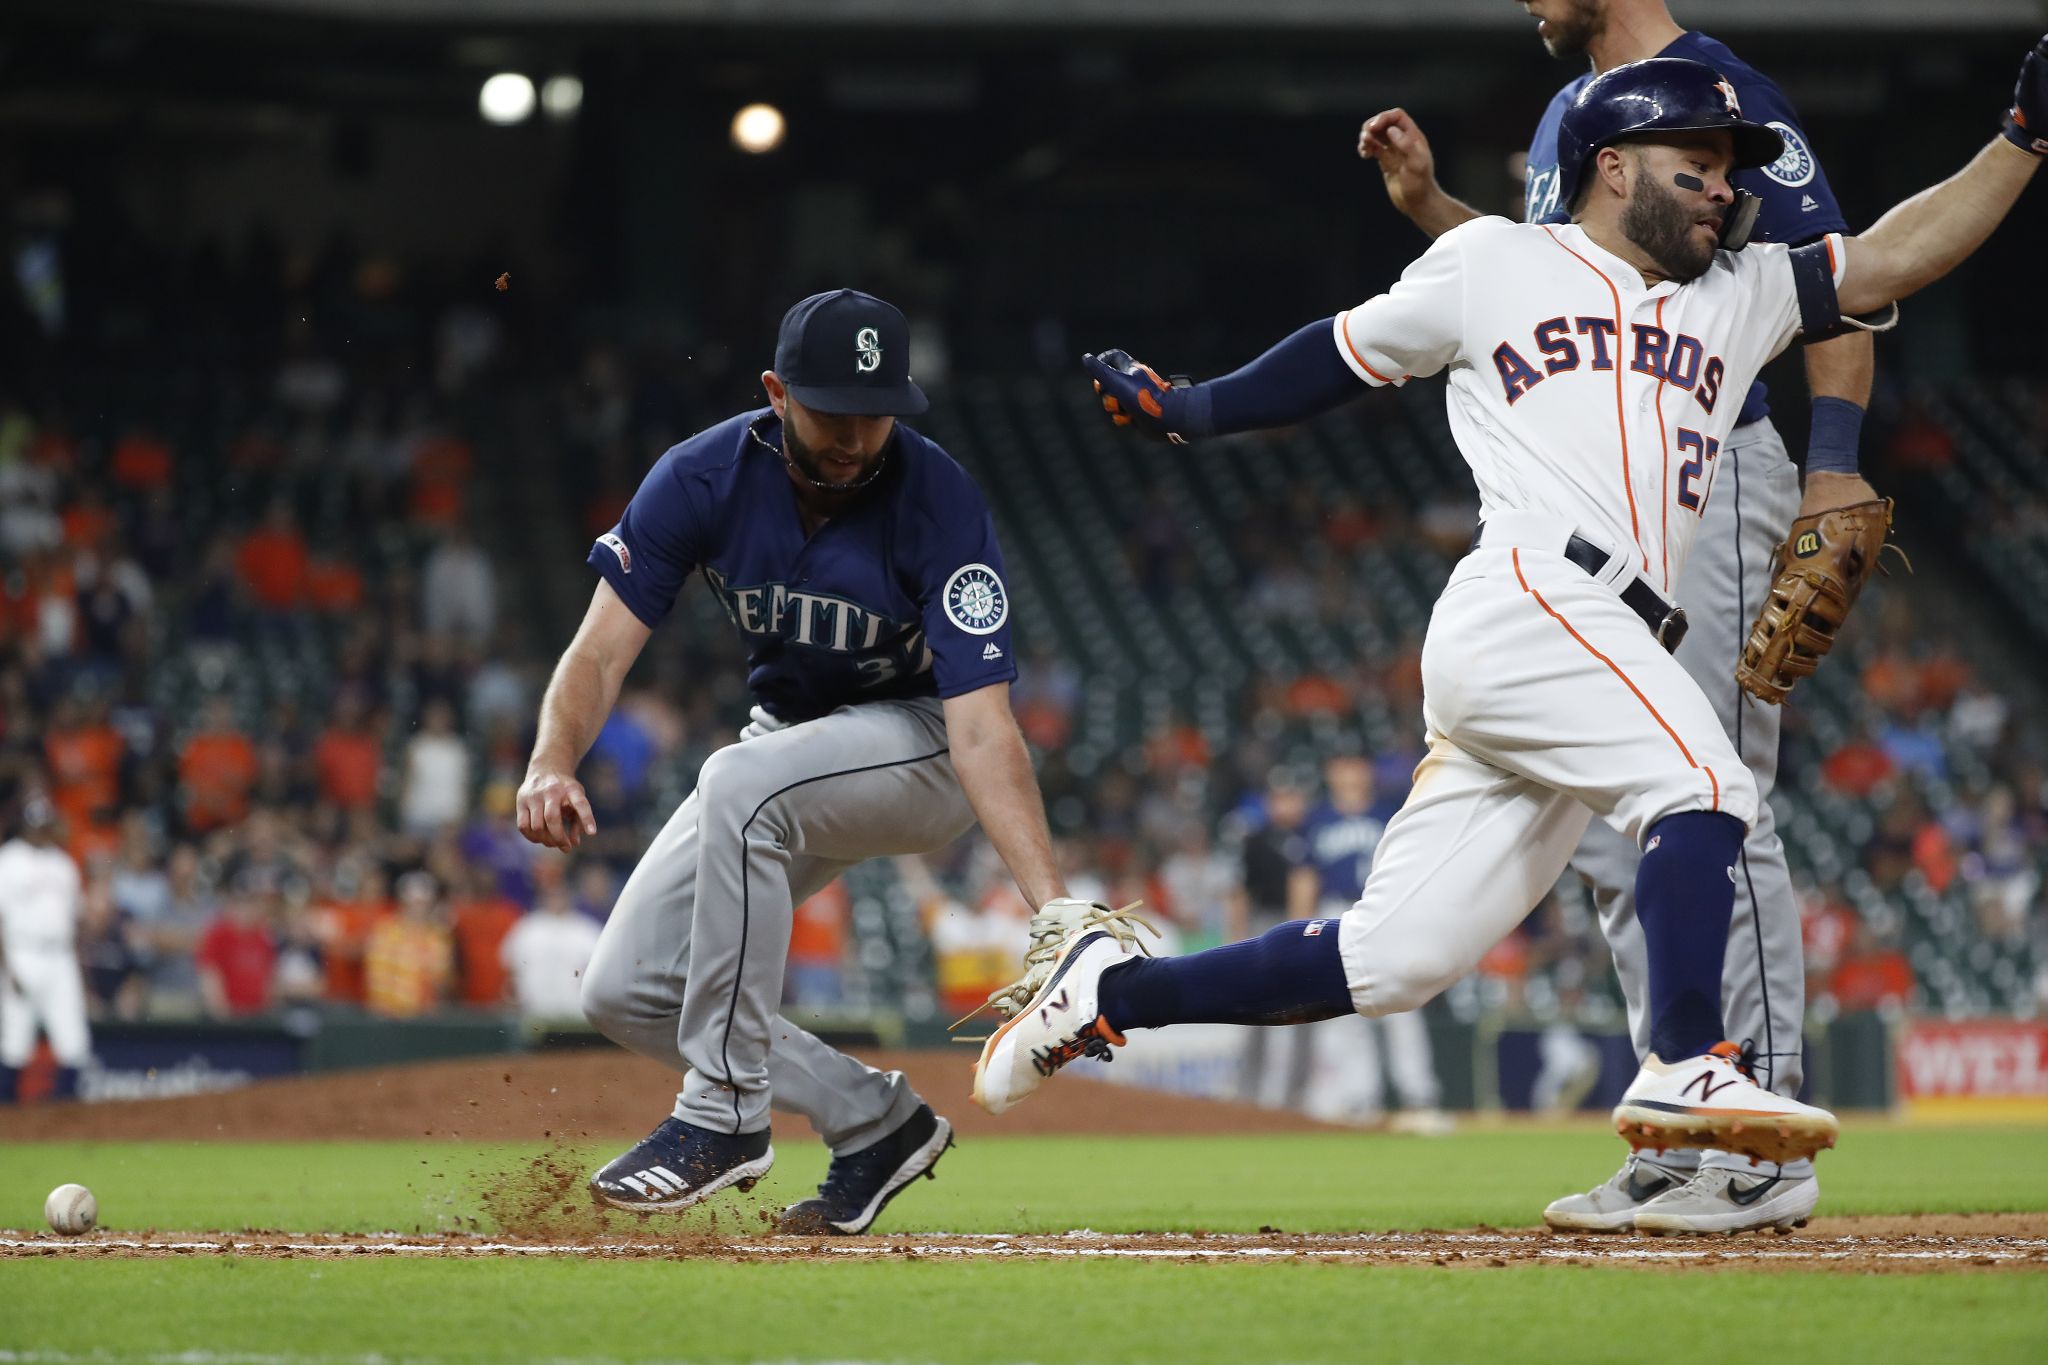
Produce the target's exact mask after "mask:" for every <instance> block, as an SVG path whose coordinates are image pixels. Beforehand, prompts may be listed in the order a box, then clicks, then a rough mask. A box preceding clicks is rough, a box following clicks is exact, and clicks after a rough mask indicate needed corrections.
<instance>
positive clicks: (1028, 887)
mask: <svg viewBox="0 0 2048 1365" xmlns="http://www.w3.org/2000/svg"><path fill="white" fill-rule="evenodd" d="M944 705H945V710H946V746H947V748H948V749H949V750H950V751H951V756H952V759H953V771H954V772H955V773H957V774H959V777H960V790H961V791H963V792H965V793H966V795H967V804H968V805H970V806H972V807H973V808H974V818H975V819H977V820H979V821H980V822H981V830H982V833H984V834H986V835H987V836H988V841H989V842H990V843H991V844H993V845H995V850H996V852H997V853H998V854H999V855H1000V856H1001V857H1002V860H1003V865H1004V866H1005V867H1007V868H1009V869H1010V875H1011V876H1012V877H1014V878H1015V879H1016V881H1017V889H1018V890H1019V891H1021V892H1023V893H1024V899H1025V900H1027V901H1029V902H1030V903H1031V905H1032V906H1033V907H1034V908H1036V907H1038V906H1042V905H1044V904H1045V903H1046V902H1047V901H1052V900H1058V899H1060V898H1061V897H1063V896H1065V895H1066V894H1067V884H1066V882H1065V880H1064V879H1063V878H1062V877H1061V876H1060V868H1059V862H1058V860H1057V859H1056V858H1054V856H1053V851H1052V830H1051V829H1050V827H1048V826H1047V824H1046V822H1045V798H1044V796H1042V795H1041V794H1040V793H1039V790H1038V775H1037V774H1036V773H1034V772H1032V771H1031V752H1030V750H1028V749H1026V748H1025V747H1024V736H1023V734H1022V733H1021V732H1020V731H1019V730H1018V729H1017V718H1016V716H1015V715H1013V714H1012V713H1011V711H1010V685H1009V684H1008V683H1006V682H1001V683H991V684H990V685H989V686H987V687H982V688H977V689H975V690H974V691H972V692H963V693H962V694H960V695H959V696H957V697H948V698H946V700H945V702H944Z"/></svg>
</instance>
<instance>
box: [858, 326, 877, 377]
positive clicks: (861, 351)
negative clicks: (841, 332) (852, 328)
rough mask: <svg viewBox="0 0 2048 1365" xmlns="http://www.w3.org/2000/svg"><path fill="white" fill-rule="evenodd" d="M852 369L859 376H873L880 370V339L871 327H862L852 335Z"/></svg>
mask: <svg viewBox="0 0 2048 1365" xmlns="http://www.w3.org/2000/svg"><path fill="white" fill-rule="evenodd" d="M853 368H854V369H855V370H856V371H858V372H859V373H861V374H873V373H874V372H875V371H876V370H879V369H880V368H882V338H881V334H880V333H878V332H876V331H875V329H874V328H872V327H863V328H861V329H860V330H859V331H858V332H855V333H854V334H853Z"/></svg>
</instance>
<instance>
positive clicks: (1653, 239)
mask: <svg viewBox="0 0 2048 1365" xmlns="http://www.w3.org/2000/svg"><path fill="white" fill-rule="evenodd" d="M1698 220H1699V215H1698V214H1697V213H1696V212H1694V211H1693V210H1692V209H1689V208H1687V207H1686V206H1685V205H1683V204H1681V203H1679V202H1678V198H1677V196H1676V195H1674V194H1672V193H1671V191H1669V190H1667V189H1665V188H1664V187H1663V186H1662V185H1659V184H1658V183H1657V182H1656V181H1655V180H1652V179H1650V178H1649V177H1648V176H1638V178H1637V180H1636V187H1635V193H1634V194H1632V195H1630V196H1629V201H1628V203H1627V205H1625V206H1624V207H1623V208H1622V210H1621V235H1622V236H1624V237H1626V238H1628V239H1629V240H1630V241H1631V242H1634V243H1635V244H1636V245H1637V246H1639V247H1641V248H1642V249H1643V254H1644V255H1646V256H1648V257H1649V258H1650V259H1651V260H1652V261H1654V262H1656V264H1657V269H1658V270H1659V271H1661V272H1662V273H1663V275H1664V278H1666V279H1668V280H1676V281H1677V282H1678V283H1680V284H1686V283H1689V282H1690V281H1693V280H1696V279H1698V278H1699V277H1700V276H1702V275H1704V274H1706V273H1707V267H1708V266H1710V265H1712V264H1713V263H1714V251H1715V245H1716V244H1710V245H1708V246H1705V247H1702V246H1701V245H1700V244H1699V243H1698V242H1697V241H1695V240H1694V238H1693V231H1692V230H1693V228H1694V227H1695V226H1697V224H1698Z"/></svg>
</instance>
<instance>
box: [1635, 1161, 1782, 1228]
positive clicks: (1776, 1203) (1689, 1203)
mask: <svg viewBox="0 0 2048 1365" xmlns="http://www.w3.org/2000/svg"><path fill="white" fill-rule="evenodd" d="M1819 1202H1820V1181H1819V1180H1818V1179H1816V1178H1815V1177H1813V1176H1810V1175H1807V1176H1797V1175H1790V1176H1788V1175H1762V1174H1759V1173H1757V1172H1753V1171H1751V1172H1738V1171H1731V1170H1729V1169H1728V1168H1727V1167H1726V1166H1702V1167H1700V1170H1699V1174H1698V1175H1695V1176H1694V1177H1693V1178H1692V1179H1691V1180H1688V1181H1687V1182H1686V1183H1685V1184H1683V1185H1680V1186H1679V1187H1678V1188H1677V1189H1674V1190H1668V1191H1666V1192H1665V1193H1663V1194H1660V1195H1658V1196H1657V1197H1656V1198H1655V1199H1652V1200H1651V1201H1650V1202H1649V1203H1647V1204H1645V1205H1643V1206H1642V1207H1641V1208H1640V1209H1638V1210H1636V1231H1637V1232H1647V1233H1649V1234H1650V1235H1651V1236H1653V1237H1654V1236H1661V1235H1663V1234H1664V1233H1667V1232H1750V1231H1753V1230H1755V1229H1757V1228H1801V1227H1805V1226H1806V1220H1807V1219H1809V1218H1811V1217H1812V1216H1813V1206H1814V1205H1816V1204H1818V1203H1819Z"/></svg>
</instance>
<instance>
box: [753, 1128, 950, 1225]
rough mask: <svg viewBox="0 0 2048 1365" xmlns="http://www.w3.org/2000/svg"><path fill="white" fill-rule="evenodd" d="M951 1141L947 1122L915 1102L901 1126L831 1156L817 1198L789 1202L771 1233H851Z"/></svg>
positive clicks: (929, 1170)
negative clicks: (854, 1149)
mask: <svg viewBox="0 0 2048 1365" xmlns="http://www.w3.org/2000/svg"><path fill="white" fill-rule="evenodd" d="M952 1145H953V1125H952V1124H950V1123H948V1122H946V1121H945V1120H944V1119H942V1118H940V1117H939V1116H938V1115H936V1114H934V1113H933V1112H932V1107H931V1106H930V1105H928V1104H920V1105H919V1106H918V1107H917V1112H916V1113H914V1114H912V1115H911V1116H910V1117H909V1118H908V1119H906V1120H904V1122H903V1126H902V1127H900V1128H898V1129H897V1130H896V1131H895V1132H893V1133H891V1134H889V1136H887V1137H885V1138H883V1139H882V1140H881V1141H880V1142H877V1143H875V1144H874V1145H873V1146H870V1147H863V1148H861V1149H860V1150H859V1151H857V1152H849V1153H847V1154H846V1155H845V1156H835V1157H833V1158H832V1168H831V1169H830V1170H828V1171H826V1172H825V1183H824V1184H822V1185H820V1186H818V1197H817V1198H816V1199H806V1200H804V1201H803V1202H802V1203H801V1204H791V1205H790V1206H789V1207H788V1208H786V1209H784V1210H783V1211H782V1216H781V1217H780V1218H778V1219H776V1220H775V1230H776V1231H777V1232H791V1233H810V1234H817V1233H827V1234H834V1235H840V1236H846V1237H851V1236H853V1235H854V1234H856V1233H861V1232H866V1231H867V1230H868V1226H869V1225H870V1224H872V1223H873V1222H874V1221H875V1219H876V1218H877V1217H878V1216H879V1215H880V1214H881V1212H882V1210H883V1209H884V1208H885V1207H887V1206H888V1203H889V1201H890V1200H891V1199H894V1198H895V1197H896V1196H897V1195H898V1194H900V1193H902V1192H903V1187H904V1186H906V1185H908V1184H909V1183H910V1182H911V1181H913V1180H915V1179H917V1178H918V1177H919V1176H924V1177H925V1178H926V1179H928V1180H934V1179H937V1176H936V1175H935V1174H934V1173H933V1168H934V1167H936V1166H937V1165H938V1164H939V1158H940V1157H942V1156H944V1155H945V1154H946V1149H947V1148H948V1147H951V1146H952Z"/></svg>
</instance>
